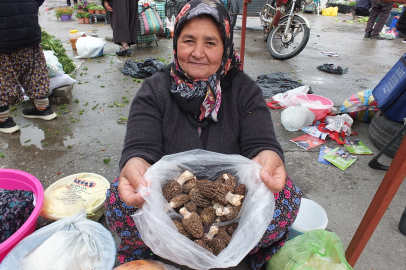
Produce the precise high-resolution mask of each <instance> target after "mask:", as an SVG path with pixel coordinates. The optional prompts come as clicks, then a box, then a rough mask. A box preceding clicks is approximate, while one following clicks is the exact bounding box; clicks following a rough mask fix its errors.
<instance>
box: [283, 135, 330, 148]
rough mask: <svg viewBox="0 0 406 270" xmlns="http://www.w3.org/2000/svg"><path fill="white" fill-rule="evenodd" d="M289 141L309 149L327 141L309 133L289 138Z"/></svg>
mask: <svg viewBox="0 0 406 270" xmlns="http://www.w3.org/2000/svg"><path fill="white" fill-rule="evenodd" d="M290 141H291V142H293V143H295V144H297V145H298V146H300V147H302V148H304V149H306V150H309V149H310V148H313V147H316V146H318V145H321V144H323V143H326V142H327V141H325V140H322V139H319V138H316V137H313V136H311V135H308V134H305V135H302V136H299V137H297V138H294V139H291V140H290Z"/></svg>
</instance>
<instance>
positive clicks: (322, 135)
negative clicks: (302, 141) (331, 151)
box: [300, 126, 328, 140]
mask: <svg viewBox="0 0 406 270" xmlns="http://www.w3.org/2000/svg"><path fill="white" fill-rule="evenodd" d="M300 130H301V131H303V132H304V133H307V134H309V135H312V136H313V137H316V138H319V139H322V140H325V139H326V138H327V135H328V133H325V132H321V131H320V130H319V129H318V128H317V126H308V127H301V128H300Z"/></svg>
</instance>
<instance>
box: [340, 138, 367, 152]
mask: <svg viewBox="0 0 406 270" xmlns="http://www.w3.org/2000/svg"><path fill="white" fill-rule="evenodd" d="M344 146H345V148H347V150H348V151H349V152H350V153H351V154H357V155H372V151H371V150H369V149H368V147H366V146H365V144H363V143H362V142H361V141H360V140H359V139H347V140H345V144H344Z"/></svg>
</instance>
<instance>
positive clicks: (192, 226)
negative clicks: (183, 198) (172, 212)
mask: <svg viewBox="0 0 406 270" xmlns="http://www.w3.org/2000/svg"><path fill="white" fill-rule="evenodd" d="M179 213H180V214H182V215H183V219H182V225H183V227H184V228H185V229H186V230H187V231H188V232H189V233H190V234H191V235H192V236H193V237H194V238H202V237H203V233H204V229H203V224H202V220H201V219H200V217H199V215H198V214H197V213H196V212H192V213H190V212H189V211H188V210H187V209H186V208H185V207H182V208H181V209H180V210H179Z"/></svg>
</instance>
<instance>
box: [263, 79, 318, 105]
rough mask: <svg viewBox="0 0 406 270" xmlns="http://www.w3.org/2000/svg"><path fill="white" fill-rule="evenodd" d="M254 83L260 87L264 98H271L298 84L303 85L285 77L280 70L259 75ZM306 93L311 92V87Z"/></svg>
mask: <svg viewBox="0 0 406 270" xmlns="http://www.w3.org/2000/svg"><path fill="white" fill-rule="evenodd" d="M256 83H257V84H258V85H259V87H261V90H262V93H263V95H264V98H265V99H268V98H271V97H272V96H274V95H276V94H279V93H285V92H286V91H288V90H291V89H294V88H297V87H299V86H304V85H303V84H301V83H300V82H297V81H295V80H292V79H289V78H286V77H285V75H283V73H281V72H278V73H268V74H263V75H259V76H258V77H257V81H256ZM308 93H309V94H313V91H312V89H311V88H310V90H309V92H308Z"/></svg>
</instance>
